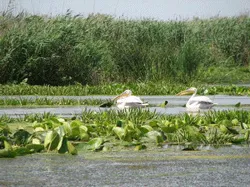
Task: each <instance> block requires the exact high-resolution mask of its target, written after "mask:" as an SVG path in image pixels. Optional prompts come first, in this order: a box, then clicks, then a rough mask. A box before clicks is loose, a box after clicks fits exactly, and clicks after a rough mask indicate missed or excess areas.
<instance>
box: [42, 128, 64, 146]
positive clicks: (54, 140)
mask: <svg viewBox="0 0 250 187" xmlns="http://www.w3.org/2000/svg"><path fill="white" fill-rule="evenodd" d="M59 141H60V136H59V134H58V133H57V132H56V131H54V130H53V131H49V132H48V133H47V135H46V137H45V140H44V147H45V148H46V149H48V150H54V149H56V148H57V146H58V144H59Z"/></svg>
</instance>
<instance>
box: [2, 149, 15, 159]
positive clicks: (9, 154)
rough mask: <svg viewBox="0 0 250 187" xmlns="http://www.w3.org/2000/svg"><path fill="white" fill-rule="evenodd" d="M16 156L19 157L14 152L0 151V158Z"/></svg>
mask: <svg viewBox="0 0 250 187" xmlns="http://www.w3.org/2000/svg"><path fill="white" fill-rule="evenodd" d="M16 155H17V154H16V152H15V151H13V150H6V149H1V150H0V158H14V157H15V156H16Z"/></svg>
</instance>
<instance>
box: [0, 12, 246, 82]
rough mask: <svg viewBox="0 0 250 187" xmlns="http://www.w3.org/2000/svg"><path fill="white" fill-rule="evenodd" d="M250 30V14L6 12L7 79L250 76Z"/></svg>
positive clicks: (3, 73)
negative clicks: (164, 16)
mask: <svg viewBox="0 0 250 187" xmlns="http://www.w3.org/2000/svg"><path fill="white" fill-rule="evenodd" d="M249 30H250V18H249V17H247V16H240V17H233V18H213V19H208V20H199V19H197V20H193V21H168V22H163V21H157V20H150V19H144V20H125V19H115V18H113V17H111V16H108V15H100V14H97V15H89V16H88V17H86V18H84V17H81V16H72V15H70V14H67V15H64V16H57V17H45V16H30V15H25V14H20V15H17V16H13V15H11V14H2V16H0V49H1V50H0V77H1V79H0V84H6V83H20V82H22V81H23V80H25V81H26V82H27V83H28V84H31V85H56V86H62V85H72V84H76V83H80V84H82V85H102V84H104V83H105V84H106V83H113V82H117V83H129V82H145V81H152V82H158V81H171V82H177V83H190V82H192V80H193V79H196V80H197V81H200V82H207V83H209V82H210V83H211V82H212V83H215V82H220V83H221V82H236V81H237V82H247V81H249V71H250V70H249V60H250V50H249V48H250V39H249V38H250V32H249ZM225 71H226V72H225Z"/></svg>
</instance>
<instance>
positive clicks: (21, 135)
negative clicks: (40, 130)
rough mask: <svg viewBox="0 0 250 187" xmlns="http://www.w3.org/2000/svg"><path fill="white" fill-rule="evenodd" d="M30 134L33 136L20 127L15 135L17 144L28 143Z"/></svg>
mask: <svg viewBox="0 0 250 187" xmlns="http://www.w3.org/2000/svg"><path fill="white" fill-rule="evenodd" d="M30 136H31V134H30V133H29V132H28V131H26V130H24V129H19V130H18V131H16V132H15V133H14V135H13V137H14V141H15V144H17V145H24V144H26V143H27V141H28V139H29V137H30Z"/></svg>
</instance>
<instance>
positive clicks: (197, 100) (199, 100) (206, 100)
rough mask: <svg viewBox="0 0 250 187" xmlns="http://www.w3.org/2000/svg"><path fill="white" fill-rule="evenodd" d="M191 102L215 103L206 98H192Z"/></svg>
mask: <svg viewBox="0 0 250 187" xmlns="http://www.w3.org/2000/svg"><path fill="white" fill-rule="evenodd" d="M190 102H198V103H210V104H211V103H213V101H212V100H211V99H209V98H208V97H206V96H197V97H193V98H190Z"/></svg>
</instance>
